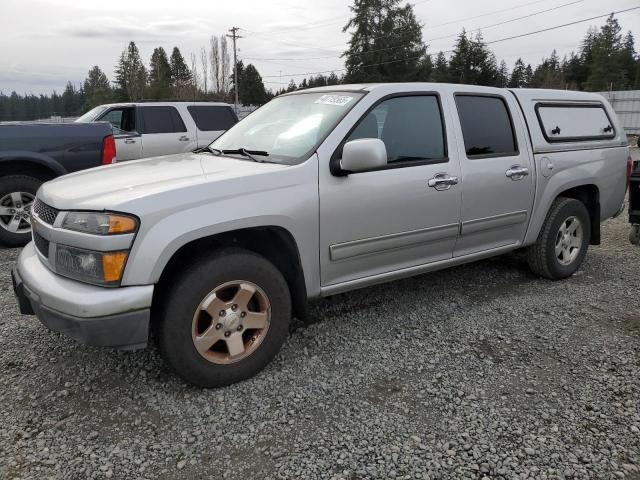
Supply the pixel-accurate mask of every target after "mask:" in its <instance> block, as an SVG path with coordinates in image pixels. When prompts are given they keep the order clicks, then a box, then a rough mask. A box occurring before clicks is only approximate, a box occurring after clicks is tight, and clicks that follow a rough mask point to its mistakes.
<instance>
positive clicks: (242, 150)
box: [214, 147, 269, 163]
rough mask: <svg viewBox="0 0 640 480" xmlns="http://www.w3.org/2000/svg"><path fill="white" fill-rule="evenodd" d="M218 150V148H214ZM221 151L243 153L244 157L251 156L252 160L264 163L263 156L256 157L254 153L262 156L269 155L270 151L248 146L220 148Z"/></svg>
mask: <svg viewBox="0 0 640 480" xmlns="http://www.w3.org/2000/svg"><path fill="white" fill-rule="evenodd" d="M214 150H217V149H214ZM218 151H219V152H220V151H222V153H224V154H239V155H242V156H243V157H247V158H250V159H251V160H253V161H254V162H258V163H263V162H264V160H263V159H261V158H256V157H254V155H260V156H262V157H268V156H269V153H267V152H265V151H262V150H247V149H246V148H242V147H241V148H235V149H232V150H218Z"/></svg>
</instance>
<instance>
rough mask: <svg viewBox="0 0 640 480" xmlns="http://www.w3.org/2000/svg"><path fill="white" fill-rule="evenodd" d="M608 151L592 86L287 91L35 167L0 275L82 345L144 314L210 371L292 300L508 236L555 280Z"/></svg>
mask: <svg viewBox="0 0 640 480" xmlns="http://www.w3.org/2000/svg"><path fill="white" fill-rule="evenodd" d="M627 162H628V148H627V142H626V138H625V135H624V132H623V130H622V128H621V127H620V124H619V123H618V121H617V119H616V117H615V114H614V112H613V110H612V109H611V107H610V105H609V104H608V103H607V102H606V100H604V99H603V98H602V97H601V96H599V95H597V94H593V93H584V92H570V91H553V90H527V89H517V90H507V89H498V88H489V87H478V86H466V85H447V84H429V83H406V84H371V85H340V86H333V87H323V88H315V89H309V90H303V91H299V92H293V93H290V94H286V95H280V96H278V97H276V98H275V99H274V100H272V101H271V102H269V103H268V104H266V105H265V106H263V107H262V108H260V109H258V110H257V111H256V112H254V113H253V114H251V115H250V116H249V117H247V118H245V119H243V120H242V121H240V122H239V123H238V124H237V125H235V126H233V127H232V128H231V129H230V130H228V131H227V132H226V133H224V134H223V135H222V136H221V137H219V138H218V139H217V140H216V141H214V142H213V143H212V144H211V145H210V146H209V148H208V149H206V151H202V152H199V153H187V154H180V155H172V156H165V157H160V158H150V159H145V160H137V161H132V162H126V163H117V164H115V165H112V166H108V167H104V168H100V169H94V170H87V171H83V172H78V173H74V174H71V175H67V176H65V177H62V178H58V179H56V180H53V181H51V182H48V183H46V184H44V185H43V186H42V187H41V188H40V190H39V191H38V194H37V198H36V201H35V204H34V207H33V220H32V224H33V227H34V228H33V243H30V244H29V245H27V246H26V247H25V248H24V249H23V251H22V253H21V255H20V257H19V260H18V263H17V266H16V267H15V268H14V270H13V280H14V286H15V292H16V296H17V299H18V303H19V306H20V310H21V312H23V313H25V314H34V313H35V315H37V316H38V318H39V319H40V321H41V322H42V323H43V324H45V325H46V326H48V327H49V328H51V329H53V330H55V331H58V332H63V333H65V334H67V335H69V336H71V337H73V338H75V339H77V340H79V341H81V342H84V343H87V344H93V345H103V346H114V347H118V348H124V349H136V348H141V347H144V346H145V345H146V344H147V341H148V338H149V330H150V329H154V330H155V332H156V333H157V335H156V337H157V341H158V342H159V348H160V352H161V354H162V355H163V357H164V359H165V361H166V362H167V363H168V364H169V365H170V366H171V367H172V368H173V369H174V370H175V372H177V373H178V374H179V375H181V376H182V377H183V378H184V379H186V380H187V381H189V382H191V383H193V384H197V385H200V386H204V387H214V386H220V385H227V384H230V383H233V382H237V381H240V380H243V379H246V378H249V377H251V376H252V375H255V374H256V373H257V372H259V371H260V370H261V369H262V368H263V367H264V366H265V365H267V363H268V362H269V361H270V360H271V359H272V358H273V357H274V356H275V355H276V353H277V352H278V350H279V348H280V347H281V345H282V344H283V342H284V341H285V339H286V338H287V335H288V328H289V323H290V319H291V317H292V316H297V317H298V318H302V319H304V318H305V315H307V313H306V312H307V310H306V305H307V300H308V299H313V298H317V297H324V296H329V295H334V294H337V293H340V292H347V291H349V290H353V289H357V288H362V287H367V286H369V285H373V284H376V283H381V282H387V281H390V280H395V279H398V278H402V277H407V276H411V275H417V274H422V273H425V272H432V271H435V270H439V269H442V268H445V267H450V266H453V265H460V264H463V263H467V262H472V261H476V260H479V259H483V258H487V257H491V256H495V255H500V254H504V253H506V252H510V251H512V250H515V249H521V248H526V251H527V257H528V262H529V265H530V267H531V269H532V270H533V272H535V273H536V274H538V275H540V276H542V277H545V278H548V279H551V280H558V279H563V278H567V277H570V276H571V275H572V274H573V273H575V272H576V270H577V269H578V268H579V267H580V265H581V264H582V262H583V260H584V258H585V255H586V254H587V249H588V247H589V245H590V244H598V243H599V242H600V223H601V222H602V221H603V220H605V219H607V218H609V217H612V216H615V215H617V214H619V213H620V212H621V211H622V207H623V201H624V196H625V189H626V181H627V178H626V176H627V175H626V172H627ZM425 321H428V319H425Z"/></svg>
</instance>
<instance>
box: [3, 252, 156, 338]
mask: <svg viewBox="0 0 640 480" xmlns="http://www.w3.org/2000/svg"><path fill="white" fill-rule="evenodd" d="M11 276H12V278H13V285H14V292H15V295H16V298H17V301H18V306H19V307H20V312H21V313H24V314H27V315H33V314H35V315H36V316H37V317H38V319H39V320H40V321H41V322H42V323H43V324H44V325H46V326H47V327H49V328H50V329H51V330H54V331H57V332H60V333H63V334H65V335H68V336H70V337H72V338H74V339H75V340H78V341H79V342H81V343H85V344H87V345H98V346H110V347H119V348H123V349H136V348H143V347H144V346H146V344H147V340H148V336H149V317H150V307H151V300H152V297H153V285H143V286H134V287H119V288H106V287H97V286H94V285H88V284H85V283H81V282H76V281H74V280H70V279H67V278H64V277H61V276H59V275H56V274H55V273H53V272H52V271H51V270H49V269H48V268H47V267H46V266H45V265H43V264H42V261H41V260H40V258H39V257H38V254H37V253H36V250H35V247H34V245H33V242H32V243H29V244H28V245H27V246H26V247H25V248H24V249H23V250H22V252H21V254H20V257H19V259H18V264H17V266H16V268H14V269H13V271H12V272H11Z"/></svg>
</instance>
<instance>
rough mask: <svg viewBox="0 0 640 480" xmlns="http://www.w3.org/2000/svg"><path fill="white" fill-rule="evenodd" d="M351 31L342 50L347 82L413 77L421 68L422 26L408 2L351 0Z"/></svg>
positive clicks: (414, 77) (349, 23) (399, 79)
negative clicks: (344, 48)
mask: <svg viewBox="0 0 640 480" xmlns="http://www.w3.org/2000/svg"><path fill="white" fill-rule="evenodd" d="M350 9H351V11H352V13H353V17H352V18H351V19H350V20H349V22H348V23H347V24H346V25H345V26H344V28H343V31H345V32H346V31H348V30H350V31H351V39H350V40H349V48H348V50H347V51H346V52H345V53H344V55H345V57H346V60H345V65H346V69H347V73H346V75H345V77H346V81H347V82H361V81H368V82H389V81H412V80H416V79H417V78H419V76H420V75H421V74H423V73H424V72H423V71H421V66H422V63H421V62H423V61H424V60H425V55H426V46H425V45H424V43H423V41H422V28H421V26H420V24H419V23H418V21H417V20H416V17H415V14H414V12H413V7H412V5H411V4H409V3H407V4H406V5H404V6H400V0H354V3H353V5H352V6H351V7H350Z"/></svg>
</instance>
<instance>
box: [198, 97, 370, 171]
mask: <svg viewBox="0 0 640 480" xmlns="http://www.w3.org/2000/svg"><path fill="white" fill-rule="evenodd" d="M362 96H363V94H362V93H357V92H339V91H336V92H322V93H316V92H314V93H299V94H294V95H285V96H282V97H276V98H274V99H273V100H271V101H270V102H269V103H267V104H266V105H265V106H263V107H261V108H259V109H258V110H256V111H255V112H253V113H252V114H251V115H249V116H248V117H247V118H245V119H243V120H242V121H241V122H239V123H237V124H236V125H234V126H233V127H231V129H229V130H228V131H227V132H226V133H224V134H223V135H222V136H221V137H219V138H218V139H217V140H215V141H214V142H213V143H212V144H211V145H209V148H210V149H212V150H213V149H215V150H218V151H224V150H237V149H245V150H247V151H261V152H266V153H267V155H266V156H264V158H265V159H266V160H267V161H269V162H278V163H286V164H295V163H299V162H301V161H304V160H306V159H307V158H308V156H309V155H310V154H311V153H312V152H313V150H314V149H315V148H316V147H317V146H318V143H319V142H321V141H322V140H323V139H324V138H325V136H326V135H327V134H328V133H329V132H330V131H331V130H332V129H333V128H334V127H335V126H336V125H337V124H338V122H339V121H340V120H342V118H343V117H344V116H345V115H346V114H347V112H348V111H349V110H350V109H351V108H352V107H353V106H354V105H355V104H356V103H357V102H358V100H360V99H361V98H362Z"/></svg>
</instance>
